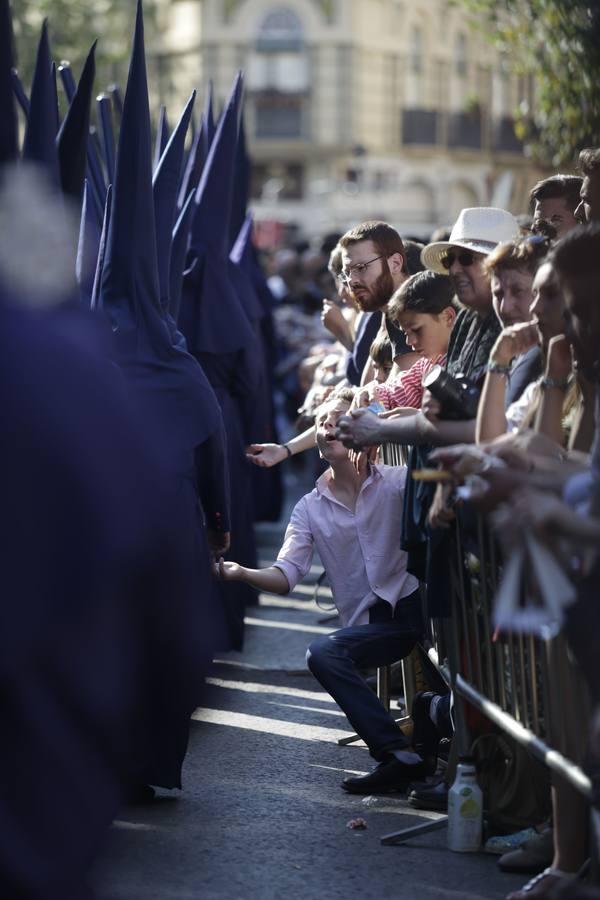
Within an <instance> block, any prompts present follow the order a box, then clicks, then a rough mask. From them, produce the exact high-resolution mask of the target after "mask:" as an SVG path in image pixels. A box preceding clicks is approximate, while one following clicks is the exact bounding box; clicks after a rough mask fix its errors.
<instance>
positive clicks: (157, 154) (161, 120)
mask: <svg viewBox="0 0 600 900" xmlns="http://www.w3.org/2000/svg"><path fill="white" fill-rule="evenodd" d="M168 143H169V117H168V116H167V108H166V106H162V105H161V107H160V113H159V115H158V128H157V129H156V141H155V144H154V159H153V160H152V171H153V172H156V170H157V168H158V164H159V162H160V158H161V156H162V155H163V153H164V152H165V147H166V146H167V144H168Z"/></svg>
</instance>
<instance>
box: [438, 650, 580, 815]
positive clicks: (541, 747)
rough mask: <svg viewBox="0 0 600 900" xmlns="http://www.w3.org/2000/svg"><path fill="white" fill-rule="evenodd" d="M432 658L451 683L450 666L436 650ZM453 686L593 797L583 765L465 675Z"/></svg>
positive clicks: (488, 716) (490, 718)
mask: <svg viewBox="0 0 600 900" xmlns="http://www.w3.org/2000/svg"><path fill="white" fill-rule="evenodd" d="M428 655H429V658H430V659H431V661H432V662H433V663H434V665H436V666H437V668H438V669H439V671H440V672H441V674H442V675H443V677H444V678H445V679H446V680H448V681H449V680H450V672H449V671H448V666H447V665H445V664H444V663H440V662H439V660H438V658H437V653H436V651H435V649H433V648H432V649H430V650H429V651H428ZM453 687H454V689H455V691H456V692H457V693H458V694H460V695H461V697H463V698H464V699H465V700H468V702H469V703H470V704H471V705H472V706H474V707H475V708H476V709H478V710H479V712H481V713H483V715H484V716H486V718H488V719H489V720H490V721H491V722H493V723H494V724H495V725H497V726H498V727H499V728H501V729H502V730H503V731H505V732H506V733H507V734H509V735H510V736H511V737H512V738H514V739H515V740H516V741H518V743H519V744H521V745H522V746H523V747H525V748H526V749H527V750H529V751H530V752H531V753H532V754H533V755H534V756H535V757H537V759H539V760H541V761H542V762H543V763H545V764H546V765H547V766H548V768H550V769H552V771H553V772H556V773H557V774H559V775H562V776H563V778H566V779H567V780H568V781H569V782H570V783H571V784H572V785H573V787H574V788H576V789H577V790H578V791H581V793H582V794H584V795H585V796H586V797H587V798H588V799H590V798H591V795H592V785H591V782H590V779H589V778H588V776H587V775H586V774H585V772H584V771H583V770H582V769H580V768H579V766H577V765H575V763H572V762H571V761H570V760H569V759H567V758H566V757H565V756H563V754H562V753H559V752H558V750H553V749H552V748H551V747H549V746H548V745H547V744H546V743H545V741H543V740H542V739H541V738H539V737H537V736H536V735H535V734H533V733H532V732H531V731H529V730H528V729H527V728H525V727H524V726H523V725H521V723H520V722H517V721H516V719H513V717H512V716H511V715H510V714H509V713H507V712H505V711H504V710H503V709H501V708H500V707H499V706H498V704H497V703H492V701H491V700H488V698H487V697H483V696H482V695H481V694H480V693H479V692H478V691H476V690H475V688H474V687H473V686H472V685H470V684H469V683H468V682H467V681H465V679H464V678H463V677H462V675H456V677H455V679H454V683H453Z"/></svg>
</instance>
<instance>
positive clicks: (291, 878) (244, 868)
mask: <svg viewBox="0 0 600 900" xmlns="http://www.w3.org/2000/svg"><path fill="white" fill-rule="evenodd" d="M260 536H261V554H262V556H263V558H264V561H265V562H270V561H272V559H273V551H274V550H275V549H276V548H277V546H278V545H279V539H280V536H281V530H280V529H277V528H276V527H274V526H269V527H266V526H265V527H262V528H261V530H260ZM318 572H319V569H318V567H316V566H315V567H314V571H313V572H312V573H311V576H310V580H311V581H314V579H315V578H316V576H317V575H318ZM312 594H313V590H312V587H308V586H306V585H301V586H300V587H299V589H298V590H297V591H295V592H294V594H293V596H292V597H290V598H281V597H272V596H269V595H263V596H262V597H261V601H260V605H259V606H258V607H255V608H253V609H250V610H249V612H248V627H247V645H246V648H245V650H244V652H243V653H241V654H236V653H231V654H226V655H225V656H224V657H223V658H222V659H220V660H219V661H218V663H217V664H216V666H215V670H214V672H213V674H212V677H211V679H210V686H209V689H208V691H207V694H206V698H205V701H204V706H203V707H202V708H200V709H198V710H197V711H196V713H195V716H194V720H195V721H194V723H193V727H192V735H191V744H190V750H189V754H188V758H187V762H186V766H185V771H184V780H185V790H184V792H183V793H182V794H181V795H180V796H178V797H177V798H175V797H171V796H169V795H168V793H167V792H164V794H163V795H162V796H161V798H160V800H159V801H158V802H156V803H155V804H154V805H152V806H150V807H136V808H134V807H129V808H127V809H126V810H123V812H122V814H121V815H120V817H119V819H118V820H117V821H116V822H115V823H114V827H113V829H112V832H111V834H110V838H109V841H108V845H107V847H106V850H105V852H104V855H103V858H102V860H101V862H100V864H99V865H98V867H97V871H96V874H95V878H94V886H95V888H96V890H97V893H98V895H99V896H100V897H101V898H102V900H159V898H160V900H170V898H173V900H175V898H177V900H188V898H202V900H242V898H243V900H271V898H273V900H275V898H282V897H300V898H315V900H317V898H319V900H320V898H325V900H329V898H331V900H337V898H340V900H342V898H343V900H347V898H348V897H360V898H361V900H371V898H373V900H375V898H381V897H394V898H406V900H429V898H431V900H433V898H461V900H480V898H481V900H483V898H503V897H504V896H505V894H506V893H507V892H508V891H509V890H511V889H514V888H515V887H516V886H518V885H519V884H520V883H522V880H521V879H519V878H515V877H512V876H507V875H503V874H501V873H500V872H499V871H498V869H497V868H496V864H495V859H494V858H493V857H489V856H486V855H484V854H481V855H475V856H473V855H468V856H462V855H460V854H453V853H450V852H449V851H448V850H447V849H446V847H445V832H444V831H437V832H433V833H431V834H427V835H423V836H421V837H420V838H418V839H413V840H412V841H411V842H410V843H409V844H407V845H404V846H382V845H381V844H380V837H381V835H383V834H386V833H389V832H392V831H396V830H398V829H399V828H403V827H406V826H408V825H410V824H413V823H418V822H421V821H424V820H425V818H426V817H427V816H434V817H435V814H434V813H418V812H417V811H415V810H412V809H410V807H408V806H407V805H406V802H405V799H404V797H402V796H401V795H394V796H392V797H387V798H385V797H380V798H377V800H376V801H375V802H374V803H372V804H371V803H365V802H363V798H361V797H356V796H350V795H347V794H345V793H344V792H343V791H342V790H341V789H340V787H339V782H340V781H341V779H342V778H343V777H344V775H345V774H346V773H354V772H356V773H359V772H366V771H367V770H368V769H370V768H371V766H372V761H371V760H370V757H369V756H368V753H367V751H366V748H365V747H364V746H363V745H358V744H355V745H352V746H348V747H338V745H337V739H338V738H339V737H341V736H343V735H346V734H348V733H349V731H350V729H349V727H348V723H347V721H346V719H345V717H344V716H343V714H342V713H341V712H340V710H339V709H338V708H337V707H336V706H335V704H334V703H333V702H332V701H331V700H330V698H329V697H328V695H327V694H325V693H324V692H323V691H322V690H321V688H320V687H319V685H318V684H317V683H316V681H315V680H314V679H313V678H312V676H311V675H310V674H309V673H308V672H307V671H306V669H305V665H304V653H305V649H306V646H307V644H308V643H309V641H310V640H311V638H312V636H313V635H315V634H318V633H321V632H323V631H327V630H328V629H329V628H331V627H332V625H335V623H330V624H329V625H327V624H323V623H322V622H321V621H320V620H322V619H323V618H324V617H325V616H327V613H326V612H325V611H323V610H321V609H319V608H318V607H317V606H316V605H315V603H314V602H313V599H312ZM356 817H361V818H364V819H365V820H366V823H367V829H366V830H364V831H352V830H350V829H348V828H347V823H348V821H349V820H350V819H353V818H356Z"/></svg>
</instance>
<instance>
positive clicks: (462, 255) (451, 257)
mask: <svg viewBox="0 0 600 900" xmlns="http://www.w3.org/2000/svg"><path fill="white" fill-rule="evenodd" d="M456 259H457V260H458V261H459V263H460V264H461V266H464V267H465V268H466V267H467V266H472V265H473V263H474V262H475V256H474V255H473V254H472V253H470V252H469V251H468V250H460V251H459V252H458V253H456V252H455V251H454V250H449V251H448V253H445V254H444V255H443V256H442V258H441V259H440V262H441V264H442V265H443V267H444V268H445V269H449V268H450V267H451V266H452V265H453V263H454V261H455V260H456Z"/></svg>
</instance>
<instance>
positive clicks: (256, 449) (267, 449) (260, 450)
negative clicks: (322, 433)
mask: <svg viewBox="0 0 600 900" xmlns="http://www.w3.org/2000/svg"><path fill="white" fill-rule="evenodd" d="M314 446H315V426H314V425H311V426H310V428H307V429H306V431H303V432H302V434H298V435H296V437H295V438H292V439H291V441H287V443H286V445H285V446H284V445H283V444H250V446H249V447H247V448H246V459H249V460H250V461H251V462H253V463H254V465H255V466H262V467H263V468H265V469H269V468H270V467H271V466H276V465H277V464H278V463H280V462H283V461H284V460H285V459H287V458H288V456H289V455H290V454H289V453H288V452H287V450H286V449H285V448H286V447H289V448H290V451H291V455H292V456H295V455H296V454H297V453H303V452H304V451H305V450H310V448H311V447H314Z"/></svg>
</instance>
